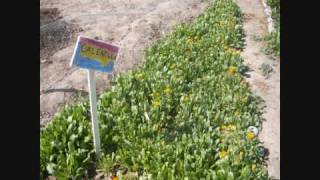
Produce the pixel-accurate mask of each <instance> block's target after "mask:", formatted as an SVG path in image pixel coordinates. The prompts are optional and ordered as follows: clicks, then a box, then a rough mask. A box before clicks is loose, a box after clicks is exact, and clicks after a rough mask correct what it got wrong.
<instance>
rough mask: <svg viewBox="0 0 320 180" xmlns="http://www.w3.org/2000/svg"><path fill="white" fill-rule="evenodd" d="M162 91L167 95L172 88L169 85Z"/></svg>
mask: <svg viewBox="0 0 320 180" xmlns="http://www.w3.org/2000/svg"><path fill="white" fill-rule="evenodd" d="M164 92H165V93H166V94H167V95H168V94H170V93H171V92H172V90H171V88H170V87H169V86H167V87H166V89H165V90H164Z"/></svg>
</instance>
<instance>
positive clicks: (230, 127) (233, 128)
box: [228, 124, 236, 131]
mask: <svg viewBox="0 0 320 180" xmlns="http://www.w3.org/2000/svg"><path fill="white" fill-rule="evenodd" d="M228 129H229V130H231V131H234V130H236V126H235V125H231V124H230V125H229V126H228Z"/></svg>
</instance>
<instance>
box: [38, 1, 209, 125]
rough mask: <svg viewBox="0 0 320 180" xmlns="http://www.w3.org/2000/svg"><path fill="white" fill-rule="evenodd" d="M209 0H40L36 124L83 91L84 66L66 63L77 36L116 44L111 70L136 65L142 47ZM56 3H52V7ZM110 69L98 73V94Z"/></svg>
mask: <svg viewBox="0 0 320 180" xmlns="http://www.w3.org/2000/svg"><path fill="white" fill-rule="evenodd" d="M210 2H211V1H209V0H202V1H197V0H161V1H159V0H68V1H64V0H41V1H40V9H42V10H41V12H42V13H41V12H40V13H41V14H40V15H41V19H42V20H41V21H42V22H41V27H40V30H41V31H40V32H41V33H40V34H41V35H40V36H41V38H40V39H41V41H42V42H41V41H40V44H41V46H42V49H41V51H42V52H41V53H40V54H41V55H40V58H41V60H40V61H41V64H40V111H41V112H40V124H45V123H46V122H48V121H49V120H50V118H51V116H52V114H54V113H55V112H56V111H57V110H59V108H60V107H61V106H62V105H64V104H66V103H67V102H70V100H72V99H73V97H76V96H77V95H78V94H79V93H83V92H86V91H87V74H86V71H84V70H81V69H77V68H71V67H69V63H70V59H71V56H72V53H73V49H74V45H75V42H76V37H77V36H78V35H85V36H88V37H91V38H96V39H100V40H103V41H106V42H110V43H113V44H116V45H119V46H121V52H120V54H119V59H118V60H119V61H118V62H117V63H116V65H115V71H114V73H113V74H117V73H121V72H123V71H126V70H129V69H133V68H136V67H138V66H139V65H140V64H142V63H143V55H144V50H145V49H146V47H148V46H149V45H150V44H151V43H153V42H155V41H156V40H157V39H159V38H161V37H163V36H165V35H166V34H167V33H168V32H170V31H172V30H173V28H174V26H175V25H177V24H180V23H182V22H188V21H190V20H191V19H192V18H193V17H195V16H197V15H199V14H200V13H201V12H203V11H204V9H205V8H206V7H207V6H208V5H209V3H210ZM54 8H55V9H54ZM111 77H112V75H107V74H102V73H97V74H96V80H97V85H96V86H97V91H98V94H99V93H100V92H101V91H103V90H104V89H106V88H107V87H108V86H109V83H110V78H111Z"/></svg>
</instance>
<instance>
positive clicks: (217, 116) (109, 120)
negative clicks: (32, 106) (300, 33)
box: [40, 0, 269, 180]
mask: <svg viewBox="0 0 320 180" xmlns="http://www.w3.org/2000/svg"><path fill="white" fill-rule="evenodd" d="M243 44H244V42H243V28H242V21H241V12H240V9H239V7H238V6H237V5H236V3H235V2H234V1H233V0H215V1H214V3H213V4H212V5H211V6H210V7H209V8H208V9H207V10H206V11H205V12H204V13H203V14H202V15H200V16H199V17H197V18H196V19H195V20H194V21H193V22H192V23H191V24H182V25H179V26H178V27H177V28H176V30H175V31H174V32H173V33H171V34H169V35H168V36H167V37H165V38H164V39H162V40H161V41H159V42H157V43H155V44H154V45H153V46H151V47H150V48H149V49H147V51H146V62H145V64H144V65H143V67H141V68H140V69H137V70H133V71H129V72H126V73H123V74H121V75H119V76H117V77H116V78H115V79H114V80H113V82H112V88H111V89H110V90H108V91H106V92H104V93H103V94H102V95H101V96H100V98H99V100H98V114H99V116H98V117H99V123H100V135H101V156H100V159H96V158H95V156H94V151H93V142H92V135H91V124H90V112H89V107H88V103H87V102H85V103H79V104H77V105H73V106H67V107H66V108H65V109H64V110H63V111H62V112H60V113H59V114H57V115H56V116H55V117H54V119H53V121H52V122H51V123H50V124H49V125H47V126H46V127H45V128H44V129H42V130H41V139H40V144H41V151H40V152H41V155H40V157H41V158H40V159H41V167H40V168H41V172H40V173H41V176H42V178H45V177H46V176H48V175H50V174H51V175H53V176H55V177H57V178H58V179H90V178H91V177H92V173H93V172H94V170H95V169H102V170H103V171H105V172H106V173H111V174H112V173H114V175H116V174H115V172H114V171H117V170H118V169H120V167H121V168H124V169H126V172H127V173H129V172H131V173H137V174H138V176H139V178H145V179H230V180H231V179H245V180H250V179H269V177H268V173H267V170H266V165H265V157H264V154H263V153H262V149H263V148H262V146H261V142H260V141H259V140H258V139H257V138H256V136H255V134H253V133H251V132H249V133H248V132H247V129H248V127H249V126H256V127H259V128H260V126H261V123H262V122H261V110H262V109H261V107H260V103H259V101H258V98H257V97H255V96H254V95H253V94H252V93H251V91H250V89H249V87H248V85H247V84H246V82H245V81H244V78H243V75H242V73H244V71H245V69H246V68H245V67H244V66H243V59H242V58H241V56H240V50H241V48H242V47H243ZM123 177H125V176H123ZM119 178H121V177H120V176H119Z"/></svg>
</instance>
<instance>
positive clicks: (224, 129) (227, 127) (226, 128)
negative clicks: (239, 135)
mask: <svg viewBox="0 0 320 180" xmlns="http://www.w3.org/2000/svg"><path fill="white" fill-rule="evenodd" d="M220 128H221V131H222V132H230V131H234V130H236V126H235V125H232V124H229V125H222V126H221V127H220Z"/></svg>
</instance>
